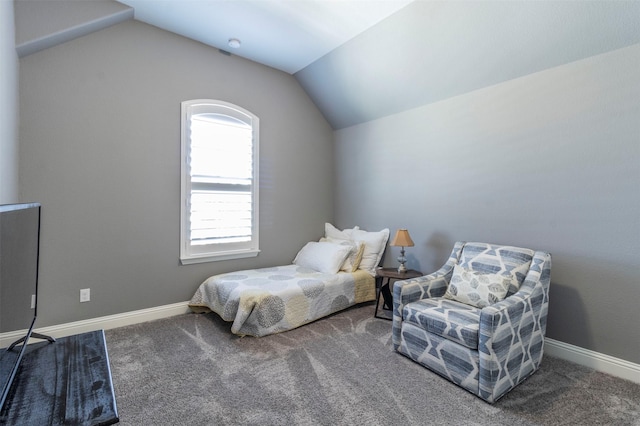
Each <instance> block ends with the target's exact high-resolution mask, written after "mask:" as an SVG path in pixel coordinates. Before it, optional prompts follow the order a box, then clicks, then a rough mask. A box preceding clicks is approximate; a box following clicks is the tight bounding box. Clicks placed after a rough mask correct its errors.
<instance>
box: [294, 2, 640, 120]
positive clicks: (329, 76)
mask: <svg viewBox="0 0 640 426" xmlns="http://www.w3.org/2000/svg"><path fill="white" fill-rule="evenodd" d="M636 43H640V2H636V1H634V2H619V1H601V2H600V1H587V2H581V1H540V2H537V1H526V2H525V1H512V2H507V1H500V2H493V1H473V2H457V1H456V2H431V1H420V0H418V1H416V2H413V3H411V4H410V5H408V6H407V7H405V8H403V9H401V10H400V11H399V12H397V13H396V14H394V15H392V16H390V17H389V18H387V19H385V20H384V21H382V22H381V23H379V24H378V25H376V26H374V27H372V28H370V29H369V30H367V31H365V32H364V33H362V34H360V35H359V36H357V37H355V38H354V39H352V40H350V41H348V42H347V43H345V44H344V45H342V46H340V47H339V48H338V49H336V50H334V51H332V52H331V53H329V54H328V55H326V56H324V57H323V58H321V59H319V60H318V61H316V62H314V63H312V64H311V65H309V66H308V67H306V68H304V69H303V70H301V71H299V72H298V73H296V74H295V76H296V78H297V79H298V81H299V82H300V84H301V85H302V86H303V87H304V89H305V90H306V91H307V92H308V93H309V95H310V96H311V98H312V99H313V100H314V102H315V103H316V104H317V105H318V107H319V108H320V109H321V110H322V112H323V113H324V115H325V117H326V118H327V120H328V121H329V122H330V123H331V125H332V126H333V128H334V129H341V128H344V127H348V126H352V125H355V124H358V123H362V122H366V121H370V120H373V119H376V118H380V117H384V116H387V115H389V114H394V113H397V112H400V111H404V110H407V109H410V108H414V107H417V106H420V105H425V104H429V103H433V102H437V101H439V100H443V99H446V98H450V97H452V96H457V95H460V94H463V93H467V92H470V91H473V90H477V89H481V88H483V87H488V86H491V85H495V84H498V83H501V82H504V81H507V80H511V79H514V78H518V77H521V76H524V75H527V74H531V73H535V72H537V71H541V70H544V69H548V68H551V67H555V66H559V65H563V64H566V63H569V62H573V61H576V60H579V59H583V58H587V57H589V56H593V55H597V54H600V53H604V52H607V51H610V50H615V49H619V48H622V47H625V46H629V45H631V44H636ZM638 75H640V70H638ZM586 84H588V83H586Z"/></svg>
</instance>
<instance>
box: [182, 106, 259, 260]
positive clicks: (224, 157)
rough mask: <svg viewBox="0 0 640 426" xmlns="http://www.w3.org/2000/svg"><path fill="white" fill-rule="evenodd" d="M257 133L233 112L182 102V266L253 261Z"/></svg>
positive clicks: (254, 123)
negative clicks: (247, 259)
mask: <svg viewBox="0 0 640 426" xmlns="http://www.w3.org/2000/svg"><path fill="white" fill-rule="evenodd" d="M258 130H259V120H258V117H256V116H255V115H254V114H252V113H250V112H249V111H247V110H245V109H243V108H240V107H239V106H236V105H233V104H230V103H227V102H222V101H215V100H210V99H196V100H190V101H184V102H182V197H181V198H182V207H181V232H180V260H181V262H182V264H188V263H198V262H209V261H215V260H226V259H236V258H241V257H251V256H257V255H258V252H259V246H258V134H259V131H258Z"/></svg>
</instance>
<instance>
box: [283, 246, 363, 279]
mask: <svg viewBox="0 0 640 426" xmlns="http://www.w3.org/2000/svg"><path fill="white" fill-rule="evenodd" d="M351 250H352V247H351V246H350V245H341V244H335V243H330V242H315V241H310V242H308V243H307V244H306V245H305V246H304V247H302V249H300V251H299V252H298V254H297V255H296V258H295V259H293V263H294V264H296V265H298V266H303V267H305V268H310V269H313V270H315V271H318V272H324V273H327V274H335V273H337V272H338V271H339V270H340V267H341V266H342V264H343V263H344V261H345V259H346V258H347V256H349V254H350V253H351Z"/></svg>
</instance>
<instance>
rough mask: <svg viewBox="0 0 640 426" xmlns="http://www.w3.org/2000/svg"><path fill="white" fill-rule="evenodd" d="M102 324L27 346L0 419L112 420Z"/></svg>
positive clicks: (99, 425) (101, 424)
mask: <svg viewBox="0 0 640 426" xmlns="http://www.w3.org/2000/svg"><path fill="white" fill-rule="evenodd" d="M118 421H119V419H118V411H117V408H116V400H115V395H114V392H113V384H112V382H111V369H110V367H109V355H108V353H107V345H106V341H105V338H104V332H103V331H102V330H98V331H91V332H88V333H82V334H76V335H73V336H67V337H61V338H59V339H57V341H56V344H55V345H51V344H48V343H47V342H44V341H43V342H37V343H32V344H30V345H28V346H27V348H26V350H25V353H24V356H23V359H22V362H21V363H20V366H19V368H18V371H17V374H16V378H15V380H14V381H13V384H12V385H11V389H10V391H9V394H8V395H7V399H6V402H5V405H4V406H3V407H2V409H0V425H5V424H6V425H82V426H106V425H112V424H114V423H118Z"/></svg>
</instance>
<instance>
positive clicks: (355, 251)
mask: <svg viewBox="0 0 640 426" xmlns="http://www.w3.org/2000/svg"><path fill="white" fill-rule="evenodd" d="M324 241H328V242H330V243H335V244H340V245H343V246H349V247H351V253H350V254H349V256H347V258H346V259H345V261H344V263H343V264H342V267H341V268H340V270H341V271H344V272H355V271H357V270H358V268H359V267H360V262H361V261H362V255H363V254H364V243H363V242H361V241H351V240H339V239H334V238H320V242H324Z"/></svg>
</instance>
